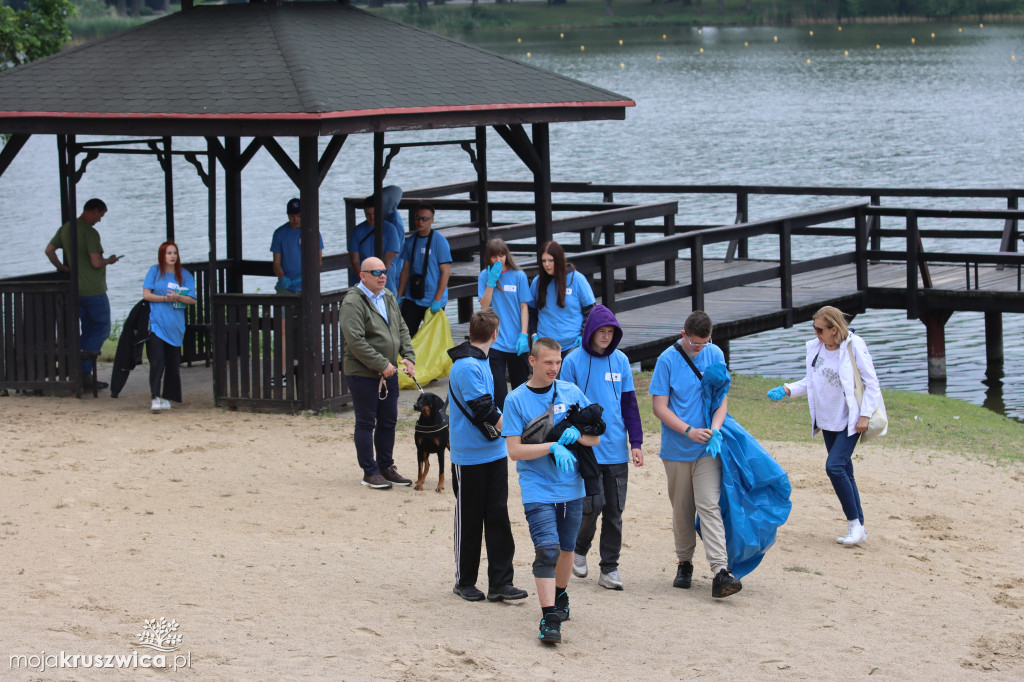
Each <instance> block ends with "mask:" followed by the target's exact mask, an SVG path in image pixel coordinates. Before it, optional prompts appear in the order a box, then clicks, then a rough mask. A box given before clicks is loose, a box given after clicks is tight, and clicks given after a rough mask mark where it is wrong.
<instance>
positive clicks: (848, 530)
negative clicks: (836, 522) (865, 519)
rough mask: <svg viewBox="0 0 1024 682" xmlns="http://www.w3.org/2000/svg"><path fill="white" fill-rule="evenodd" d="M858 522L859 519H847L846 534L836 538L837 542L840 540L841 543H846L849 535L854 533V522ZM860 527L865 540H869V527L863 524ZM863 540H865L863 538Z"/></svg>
mask: <svg viewBox="0 0 1024 682" xmlns="http://www.w3.org/2000/svg"><path fill="white" fill-rule="evenodd" d="M856 523H857V521H847V522H846V535H840V536H839V537H837V538H836V542H838V543H839V544H840V545H845V544H846V542H845V541H846V538H848V537H850V536H852V535H853V527H854V524H856ZM860 528H861V530H862V531H863V532H864V540H867V539H868V529H867V528H866V527H865V526H861V527H860ZM862 542H863V540H862Z"/></svg>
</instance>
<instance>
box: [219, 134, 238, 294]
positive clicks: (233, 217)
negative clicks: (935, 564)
mask: <svg viewBox="0 0 1024 682" xmlns="http://www.w3.org/2000/svg"><path fill="white" fill-rule="evenodd" d="M221 163H222V165H223V167H224V231H225V234H226V238H225V242H226V250H227V258H228V260H230V261H231V265H230V266H228V277H227V282H226V287H225V288H226V289H227V290H228V291H229V292H232V293H241V291H242V163H241V140H240V139H239V138H237V137H225V138H224V159H223V160H222V162H221Z"/></svg>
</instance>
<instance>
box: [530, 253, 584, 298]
mask: <svg viewBox="0 0 1024 682" xmlns="http://www.w3.org/2000/svg"><path fill="white" fill-rule="evenodd" d="M545 253H546V254H548V255H549V256H551V257H552V258H553V259H554V260H555V274H554V276H552V275H549V274H548V273H547V271H546V270H544V264H543V263H541V262H540V259H541V258H543V257H544V254H545ZM537 265H538V266H539V267H540V274H539V275H538V280H537V308H543V307H544V303H545V302H546V301H547V298H548V282H550V281H551V280H552V279H554V280H555V291H556V292H557V293H558V307H559V308H564V307H565V278H566V276H567V274H568V272H569V271H570V270H575V269H576V268H575V267H573V264H572V263H570V262H569V261H567V260H565V249H563V248H562V245H561V244H559V243H558V242H547V243H546V244H544V246H543V247H542V248H541V250H540V253H539V254H538V255H537Z"/></svg>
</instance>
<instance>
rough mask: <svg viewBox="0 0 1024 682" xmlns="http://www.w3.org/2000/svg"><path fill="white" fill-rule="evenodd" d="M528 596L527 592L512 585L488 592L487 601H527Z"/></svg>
mask: <svg viewBox="0 0 1024 682" xmlns="http://www.w3.org/2000/svg"><path fill="white" fill-rule="evenodd" d="M528 596H529V595H528V594H527V593H526V590H521V589H519V588H518V587H516V586H515V585H511V584H509V585H502V586H501V587H499V588H496V589H488V590H487V601H502V600H504V599H507V600H508V601H512V600H515V599H526V598H527V597H528Z"/></svg>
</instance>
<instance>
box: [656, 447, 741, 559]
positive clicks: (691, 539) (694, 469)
mask: <svg viewBox="0 0 1024 682" xmlns="http://www.w3.org/2000/svg"><path fill="white" fill-rule="evenodd" d="M662 462H663V463H664V464H665V475H666V477H667V478H668V499H669V500H670V501H671V502H672V533H673V535H674V536H675V541H676V557H677V558H678V560H679V562H680V563H682V562H684V561H691V562H692V561H693V552H694V550H695V549H696V548H697V531H696V527H695V525H694V523H695V520H696V515H697V514H700V532H701V539H702V540H703V541H704V553H705V554H706V555H707V557H708V563H709V564H711V573H712V575H718V572H719V571H720V570H722V569H723V568H728V566H729V559H728V555H727V554H726V549H725V525H724V524H723V523H722V511H721V509H719V507H718V499H719V497H721V494H722V462H721V460H719V459H718V458H717V457H701V458H700V459H698V460H697V461H696V462H670V461H668V460H662Z"/></svg>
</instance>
